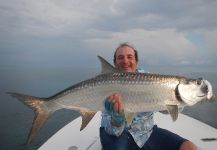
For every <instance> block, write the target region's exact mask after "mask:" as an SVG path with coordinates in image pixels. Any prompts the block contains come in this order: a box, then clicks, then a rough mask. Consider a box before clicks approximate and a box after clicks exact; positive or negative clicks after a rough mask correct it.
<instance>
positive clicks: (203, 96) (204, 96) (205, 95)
mask: <svg viewBox="0 0 217 150" xmlns="http://www.w3.org/2000/svg"><path fill="white" fill-rule="evenodd" d="M197 97H206V94H204V95H197Z"/></svg>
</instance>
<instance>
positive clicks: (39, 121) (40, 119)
mask: <svg viewBox="0 0 217 150" xmlns="http://www.w3.org/2000/svg"><path fill="white" fill-rule="evenodd" d="M7 93H8V94H9V95H11V96H12V97H15V98H17V99H18V100H20V101H21V102H22V103H23V104H25V105H27V106H28V107H30V108H31V109H33V110H34V112H35V117H34V121H33V124H32V128H31V131H30V133H29V135H28V140H27V144H29V143H31V141H32V140H33V139H34V137H35V136H36V135H37V133H38V132H39V130H40V129H41V128H42V126H43V125H44V124H45V122H46V121H47V120H48V118H49V116H50V115H51V114H52V113H53V111H50V110H49V109H48V107H47V100H46V99H45V98H39V97H34V96H29V95H24V94H19V93H12V92H7Z"/></svg>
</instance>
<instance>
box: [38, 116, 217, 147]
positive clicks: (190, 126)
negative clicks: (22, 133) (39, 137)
mask: <svg viewBox="0 0 217 150" xmlns="http://www.w3.org/2000/svg"><path fill="white" fill-rule="evenodd" d="M100 119H101V112H97V114H96V115H95V116H94V118H93V119H92V120H91V122H90V123H89V124H88V125H87V127H86V128H85V129H84V130H82V131H80V125H81V117H78V118H77V119H75V120H73V121H71V122H70V123H69V124H67V125H66V126H64V127H63V128H62V129H60V130H59V131H58V132H57V133H56V134H54V135H53V136H52V137H51V138H49V139H48V140H47V141H46V142H45V143H44V144H43V145H42V146H41V147H40V148H39V150H60V149H62V150H101V149H102V147H101V143H100V138H99V127H100ZM154 121H155V123H156V124H157V125H158V126H159V127H161V128H164V129H168V130H170V131H172V132H174V133H176V134H178V135H180V136H182V137H184V138H186V139H188V140H190V141H192V142H193V143H194V144H195V145H196V146H197V147H198V149H199V150H216V147H217V129H216V128H214V127H211V126H209V125H208V124H205V123H203V122H201V121H199V120H196V119H194V118H192V117H189V116H187V115H184V114H182V113H180V114H179V117H178V119H177V121H175V122H173V121H172V119H171V117H170V116H169V115H166V114H162V113H160V112H156V113H155V114H154Z"/></svg>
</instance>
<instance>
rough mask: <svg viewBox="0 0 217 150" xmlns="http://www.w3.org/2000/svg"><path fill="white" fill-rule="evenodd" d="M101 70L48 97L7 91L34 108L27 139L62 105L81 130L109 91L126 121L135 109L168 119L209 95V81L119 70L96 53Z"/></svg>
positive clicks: (209, 97) (210, 87) (99, 107)
mask: <svg viewBox="0 0 217 150" xmlns="http://www.w3.org/2000/svg"><path fill="white" fill-rule="evenodd" d="M98 57H99V60H100V62H101V66H102V72H101V74H99V75H98V76H96V77H93V78H91V79H88V80H85V81H82V82H80V83H78V84H75V85H73V86H71V87H69V88H67V89H65V90H63V91H61V92H59V93H57V94H55V95H53V96H51V97H48V98H40V97H34V96H28V95H23V94H19V93H12V92H8V93H9V94H10V95H11V96H13V97H15V98H17V99H19V100H20V101H21V102H23V103H24V104H25V105H27V106H29V107H31V108H32V109H33V110H34V111H35V114H36V115H35V119H34V122H33V125H32V128H31V132H30V133H29V136H28V141H27V142H28V143H30V142H31V141H32V140H33V138H34V137H35V136H36V134H37V132H38V131H39V130H40V128H41V127H42V126H43V124H44V123H45V122H46V120H47V119H48V118H49V117H50V116H51V115H52V114H53V113H54V112H55V111H57V110H59V109H62V108H66V109H71V110H75V111H79V112H80V114H81V116H82V125H81V130H82V129H84V128H85V127H86V125H87V124H88V123H89V121H90V120H91V119H92V118H93V116H94V115H95V113H96V112H97V111H102V110H103V109H104V100H105V98H106V97H108V96H110V95H111V94H113V93H119V94H121V95H122V96H123V100H124V110H125V116H126V119H127V121H128V124H130V123H131V121H132V118H133V117H134V116H135V113H136V112H144V111H165V110H167V111H168V113H170V114H171V116H172V119H173V120H176V119H177V117H178V109H179V108H181V107H184V106H186V105H190V106H191V105H194V104H196V103H197V102H200V101H207V100H211V99H213V91H212V86H211V84H210V83H209V82H208V81H207V80H204V79H188V78H186V77H181V76H173V75H159V74H146V73H126V72H120V71H118V70H117V69H116V68H114V67H113V66H112V65H111V64H109V63H108V62H107V61H106V60H104V59H103V58H102V57H100V56H98Z"/></svg>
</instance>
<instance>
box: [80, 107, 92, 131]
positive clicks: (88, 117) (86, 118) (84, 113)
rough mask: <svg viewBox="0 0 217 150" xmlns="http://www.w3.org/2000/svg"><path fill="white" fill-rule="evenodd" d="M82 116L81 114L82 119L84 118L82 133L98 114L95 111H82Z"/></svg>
mask: <svg viewBox="0 0 217 150" xmlns="http://www.w3.org/2000/svg"><path fill="white" fill-rule="evenodd" d="M80 114H81V117H82V124H81V128H80V131H81V130H83V129H84V128H85V127H86V126H87V125H88V123H89V122H90V120H91V119H92V118H93V117H94V115H95V114H96V112H93V111H80Z"/></svg>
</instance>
